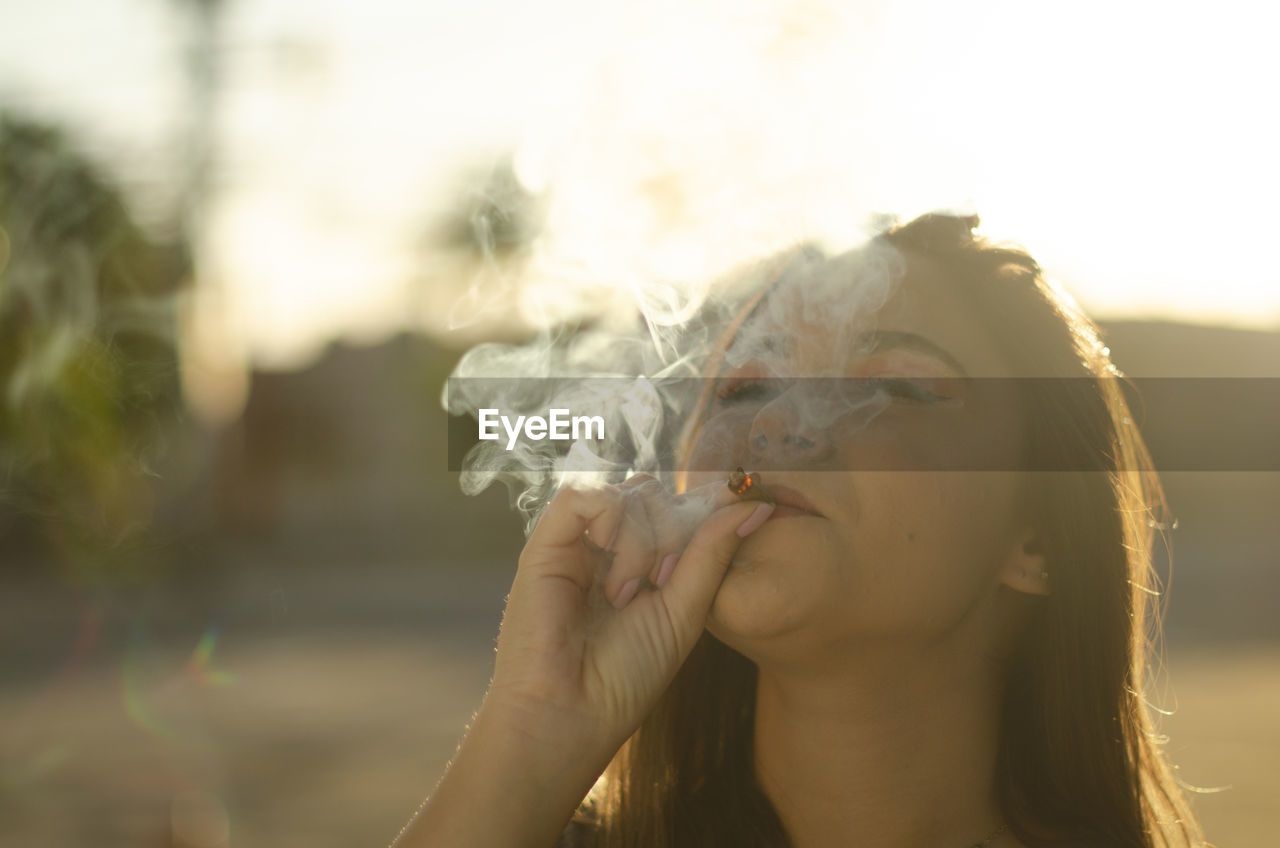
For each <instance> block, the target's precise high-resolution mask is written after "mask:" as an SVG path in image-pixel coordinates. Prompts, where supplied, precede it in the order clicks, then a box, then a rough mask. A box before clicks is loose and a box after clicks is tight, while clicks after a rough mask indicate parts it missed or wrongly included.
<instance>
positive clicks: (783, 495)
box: [766, 485, 824, 521]
mask: <svg viewBox="0 0 1280 848" xmlns="http://www.w3.org/2000/svg"><path fill="white" fill-rule="evenodd" d="M766 489H767V491H768V492H769V494H770V495H771V496H772V497H773V499H774V501H776V502H777V507H776V508H775V509H774V511H773V514H772V515H770V516H769V520H771V521H772V520H774V519H777V518H791V517H794V516H803V515H807V516H810V517H814V518H823V517H824V516H823V515H822V513H821V512H819V511H818V508H817V507H815V506H814V505H813V501H811V500H809V499H808V498H807V497H805V495H804V492H801V491H799V490H798V489H793V488H791V487H790V486H783V485H770V486H767V487H766Z"/></svg>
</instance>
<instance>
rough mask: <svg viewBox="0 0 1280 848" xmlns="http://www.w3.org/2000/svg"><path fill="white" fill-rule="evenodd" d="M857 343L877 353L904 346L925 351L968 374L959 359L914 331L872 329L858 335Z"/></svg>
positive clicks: (962, 374) (966, 375) (908, 348)
mask: <svg viewBox="0 0 1280 848" xmlns="http://www.w3.org/2000/svg"><path fill="white" fill-rule="evenodd" d="M858 343H859V350H865V351H866V352H867V353H879V352H881V351H885V350H897V349H904V348H905V349H907V350H914V351H919V352H920V353H926V354H928V355H929V356H932V357H934V358H935V359H939V360H941V361H942V362H945V363H946V364H948V365H950V366H951V367H952V368H954V369H955V370H956V371H959V372H960V376H962V377H968V376H969V372H968V371H966V370H965V367H964V366H963V365H961V364H960V360H958V359H956V358H955V357H954V356H952V355H951V354H950V353H948V352H947V351H946V350H945V349H943V348H941V347H939V346H938V345H937V344H935V343H933V342H931V341H929V340H928V339H926V338H925V337H924V336H918V335H916V334H915V333H905V332H902V331H900V330H872V331H871V332H868V333H863V334H862V335H860V336H858Z"/></svg>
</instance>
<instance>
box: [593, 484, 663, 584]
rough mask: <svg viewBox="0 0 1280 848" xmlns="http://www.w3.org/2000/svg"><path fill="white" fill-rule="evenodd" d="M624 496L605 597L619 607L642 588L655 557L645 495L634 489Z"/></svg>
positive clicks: (607, 575)
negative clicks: (640, 495) (641, 495)
mask: <svg viewBox="0 0 1280 848" xmlns="http://www.w3.org/2000/svg"><path fill="white" fill-rule="evenodd" d="M623 500H624V502H625V508H624V509H623V511H622V520H621V522H620V523H619V526H618V531H617V536H616V539H615V541H614V543H613V545H612V547H611V549H610V553H611V554H612V555H613V561H612V563H611V564H610V566H609V571H608V573H607V574H606V575H605V580H604V594H605V597H606V598H607V599H608V600H609V602H610V603H611V604H613V605H614V606H615V607H617V608H619V609H621V608H622V607H624V606H626V605H627V603H628V602H629V601H630V600H631V599H632V598H634V597H635V596H636V594H637V593H638V592H639V591H640V589H641V587H642V585H643V584H644V581H645V578H646V576H647V575H648V574H649V573H650V572H651V571H652V569H653V562H654V559H655V557H656V549H655V548H654V535H653V525H652V522H651V520H650V518H649V514H648V511H647V509H646V507H645V500H644V498H642V497H639V496H638V495H637V491H636V490H635V489H632V490H631V491H629V492H625V493H624V497H623Z"/></svg>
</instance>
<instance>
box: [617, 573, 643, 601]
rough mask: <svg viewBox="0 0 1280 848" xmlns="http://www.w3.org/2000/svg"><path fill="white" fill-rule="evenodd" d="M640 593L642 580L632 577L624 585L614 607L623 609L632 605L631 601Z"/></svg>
mask: <svg viewBox="0 0 1280 848" xmlns="http://www.w3.org/2000/svg"><path fill="white" fill-rule="evenodd" d="M639 591H640V578H639V577H632V578H631V579H630V580H628V581H627V582H626V583H623V584H622V591H620V592H618V597H617V598H615V599H614V601H613V606H614V608H615V609H622V608H623V607H625V606H626V605H627V604H629V603H631V599H632V598H634V597H635V596H636V592H639Z"/></svg>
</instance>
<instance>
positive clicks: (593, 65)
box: [0, 0, 1280, 846]
mask: <svg viewBox="0 0 1280 848" xmlns="http://www.w3.org/2000/svg"><path fill="white" fill-rule="evenodd" d="M1255 6H1256V4H1249V3H1244V2H1228V3H1226V4H1218V5H1216V6H1215V7H1213V9H1212V10H1209V9H1207V8H1206V9H1199V8H1191V7H1187V8H1178V9H1170V8H1167V6H1163V5H1157V4H1151V3H1136V2H1125V3H1114V2H1113V3H1106V4H1103V3H1101V2H1096V3H1095V2H1089V3H1084V4H1073V5H1072V6H1070V7H1069V8H1063V9H1059V10H1054V11H1045V10H1044V9H1042V8H1037V7H1036V6H1035V4H1014V3H1012V2H1004V0H986V2H982V3H979V4H977V5H973V4H968V5H964V6H957V5H956V4H946V3H943V2H939V1H938V0H911V2H907V3H894V4H888V3H886V2H879V0H869V2H865V3H853V4H848V3H835V2H823V0H812V2H803V3H780V2H778V3H775V2H767V0H766V1H765V2H754V3H741V2H739V3H727V2H718V0H717V1H716V2H702V3H693V4H690V3H683V4H675V3H657V4H644V5H643V8H641V7H640V6H636V5H635V4H631V5H629V6H628V5H623V4H609V3H585V2H580V0H555V2H553V3H551V4H550V5H547V4H533V5H531V4H517V3H513V2H506V0H501V1H500V0H482V2H477V3H469V4H441V3H434V2H427V3H407V2H401V0H365V2H361V3H354V2H347V0H327V2H321V3H316V2H307V3H304V2H301V0H269V2H252V3H251V2H247V0H64V2H62V3H59V4H57V6H56V8H55V7H53V6H48V5H47V4H46V6H41V5H39V4H23V5H16V4H14V8H12V9H8V10H6V14H5V20H6V24H5V26H4V27H3V28H2V29H0V379H3V390H4V404H5V405H4V407H3V410H2V411H0V425H2V427H0V463H3V464H2V466H0V475H2V476H0V486H2V488H0V632H3V636H4V638H3V639H2V640H0V660H2V665H0V711H2V714H3V715H4V716H5V721H3V722H0V842H3V843H4V844H15V845H29V846H44V845H49V846H53V845H58V846H64V845H94V846H116V845H119V846H126V845H128V846H137V845H146V846H226V845H236V846H239V845H255V844H271V845H276V846H291V845H307V846H322V845H330V844H331V845H335V846H336V845H346V844H354V843H357V842H360V843H369V842H372V843H374V844H377V843H379V842H383V843H385V842H389V841H390V839H391V838H392V837H393V836H394V834H395V832H396V830H397V829H398V828H399V826H400V825H401V824H402V823H403V822H404V821H405V820H406V819H407V817H408V815H409V813H410V812H411V811H412V809H413V808H414V806H415V805H416V804H417V803H418V801H420V800H421V798H422V797H424V796H425V794H426V793H427V792H428V791H429V790H430V789H431V787H432V786H433V785H434V781H435V780H436V779H437V778H438V776H439V774H440V773H441V771H442V769H443V766H444V764H445V763H446V762H447V760H448V758H449V756H450V755H451V753H452V751H453V746H454V744H455V743H456V741H457V738H458V735H459V733H460V731H461V729H462V727H463V724H464V723H465V721H466V720H467V718H468V716H469V715H470V712H471V710H473V709H474V708H475V707H476V706H477V705H478V703H479V698H480V696H481V694H482V693H483V690H484V686H485V683H486V682H487V679H488V674H489V663H490V662H491V653H492V650H491V648H492V639H493V637H494V635H495V634H496V626H497V621H498V615H499V613H500V610H501V606H502V601H503V596H504V594H505V592H506V589H507V586H508V585H509V581H510V578H511V574H512V568H513V563H514V559H515V555H516V553H517V552H518V550H519V546H520V544H521V541H522V535H521V532H520V522H519V520H518V519H517V518H516V517H514V516H513V515H512V514H511V512H510V510H509V508H508V503H507V498H506V493H505V492H502V491H500V490H496V489H490V490H488V491H486V492H485V493H484V494H483V495H482V496H480V497H476V498H466V497H463V496H462V495H461V494H460V492H459V488H458V477H457V474H456V473H450V472H449V471H448V463H447V459H446V445H445V441H446V438H445V435H446V433H447V430H448V427H449V422H448V418H447V416H446V415H445V413H444V411H443V410H442V409H441V405H440V394H441V390H442V385H443V382H444V380H445V378H446V376H447V375H448V374H449V372H450V370H451V369H452V367H453V365H454V363H455V362H456V361H457V359H458V357H459V356H460V355H461V354H462V352H463V351H465V350H466V349H467V348H468V347H470V346H471V345H473V344H475V343H476V342H478V341H481V340H493V339H507V340H516V339H520V338H522V337H524V336H526V335H527V334H528V333H530V332H532V331H533V330H534V329H536V328H538V327H540V326H545V325H547V324H552V323H557V322H562V321H572V320H574V319H575V318H576V317H577V316H580V315H582V314H584V313H586V312H587V311H589V310H591V309H599V308H600V307H601V305H602V304H608V303H610V302H613V301H611V299H614V300H616V301H617V302H629V301H630V300H631V299H632V298H633V296H634V294H635V292H636V291H637V290H638V288H639V287H641V285H642V284H644V283H646V282H649V281H654V280H658V281H678V282H679V283H681V284H687V285H688V287H689V288H688V291H696V290H697V286H698V284H699V283H700V282H701V281H706V280H708V279H711V278H712V277H714V276H715V275H717V274H719V273H721V272H723V271H724V270H725V269H726V268H728V267H730V266H732V265H734V264H736V263H738V262H740V261H742V260H743V259H746V258H750V257H755V256H761V255H764V254H766V253H768V252H770V251H771V250H774V249H776V248H778V247H781V246H784V245H788V244H791V243H793V242H794V241H796V240H797V239H799V238H817V239H820V240H826V241H828V242H829V243H832V244H835V245H839V244H841V243H843V242H848V241H850V240H851V239H852V238H853V237H854V235H855V234H856V233H857V231H858V230H859V228H860V227H861V226H862V225H863V224H864V223H866V222H867V221H868V220H870V219H873V217H874V216H875V215H877V214H879V213H884V212H889V213H896V214H899V215H901V216H902V217H903V218H907V217H910V216H912V215H914V214H916V213H918V212H920V211H924V210H926V209H931V208H938V207H949V208H972V209H974V210H975V211H977V212H978V213H980V214H981V215H982V216H983V219H984V229H985V230H986V231H987V232H989V233H991V234H993V235H995V236H998V237H1008V238H1010V239H1014V240H1017V241H1019V242H1021V243H1023V244H1025V245H1026V246H1027V247H1028V248H1029V249H1030V250H1031V252H1032V253H1033V254H1034V255H1035V256H1036V257H1037V258H1038V259H1040V260H1041V262H1042V263H1043V264H1044V265H1045V266H1046V267H1047V268H1048V269H1049V271H1050V272H1051V274H1052V275H1053V276H1054V277H1055V278H1056V279H1057V280H1058V281H1060V282H1061V283H1062V284H1063V285H1064V286H1065V287H1066V288H1067V289H1068V290H1069V291H1071V292H1072V293H1073V294H1074V295H1075V296H1076V297H1077V298H1078V299H1079V300H1080V301H1081V303H1082V305H1083V306H1084V307H1085V308H1086V310H1087V311H1088V312H1090V314H1092V315H1093V316H1095V317H1096V318H1097V319H1098V320H1099V322H1100V324H1101V325H1102V327H1103V329H1104V332H1105V337H1106V338H1105V340H1106V342H1107V344H1108V345H1109V346H1110V348H1111V351H1112V355H1113V357H1114V359H1115V361H1116V362H1117V364H1118V365H1119V366H1120V368H1121V369H1123V370H1124V371H1125V372H1126V373H1128V374H1130V375H1132V376H1137V377H1143V376H1152V377H1160V376H1167V377H1270V378H1280V271H1278V270H1277V268H1276V266H1275V265H1274V263H1271V262H1268V261H1266V251H1265V246H1267V245H1269V244H1270V243H1271V242H1272V241H1273V239H1274V231H1275V228H1276V224H1277V221H1276V214H1275V212H1274V211H1273V209H1274V198H1275V197H1276V195H1277V191H1278V190H1280V172H1278V170H1277V168H1278V166H1277V164H1276V160H1275V157H1274V156H1273V154H1272V151H1273V150H1274V149H1275V148H1276V147H1278V146H1280V138H1278V137H1277V134H1278V133H1277V127H1276V125H1275V123H1274V121H1273V119H1272V117H1271V115H1270V113H1269V111H1268V110H1267V109H1265V108H1264V107H1263V106H1262V105H1261V104H1264V103H1265V102H1269V99H1270V98H1269V94H1270V92H1269V89H1268V88H1267V85H1266V83H1267V81H1269V80H1271V79H1275V78H1277V76H1280V68H1278V67H1277V62H1278V60H1277V59H1276V55H1275V52H1274V50H1272V49H1271V47H1270V44H1269V42H1268V39H1269V38H1270V35H1269V33H1271V32H1273V31H1274V30H1273V27H1271V26H1269V25H1268V24H1271V23H1274V21H1270V20H1267V19H1266V18H1265V15H1266V14H1268V13H1266V12H1263V11H1261V10H1259V9H1258V8H1255ZM673 285H674V284H673ZM676 288H679V286H676ZM1232 412H1233V411H1232V410H1222V411H1218V410H1207V411H1204V414H1205V415H1207V416H1209V418H1210V419H1212V418H1213V417H1215V416H1219V417H1221V416H1230V415H1231V414H1232ZM1146 416H1147V417H1146V419H1145V422H1146V423H1145V424H1144V432H1145V433H1146V435H1147V437H1148V439H1149V440H1150V441H1151V442H1152V444H1153V446H1155V445H1161V444H1164V445H1177V444H1187V443H1193V442H1194V441H1195V440H1196V439H1197V438H1201V435H1200V434H1201V433H1203V432H1204V429H1203V428H1204V426H1205V419H1204V418H1203V417H1197V415H1195V414H1192V413H1190V412H1188V411H1187V410H1185V409H1164V410H1162V409H1161V408H1159V407H1158V406H1152V407H1148V409H1147V410H1146ZM1242 438H1243V437H1242ZM1247 439H1248V441H1247V444H1245V445H1243V447H1242V449H1244V450H1248V451H1252V452H1254V453H1255V454H1256V455H1257V456H1258V457H1259V467H1270V468H1275V467H1276V452H1277V450H1278V447H1277V445H1280V439H1274V438H1268V436H1267V434H1261V435H1259V434H1257V433H1253V434H1251V435H1249V436H1248V437H1247ZM1164 481H1165V485H1166V487H1167V489H1168V493H1169V498H1170V502H1171V506H1172V510H1173V513H1174V515H1175V516H1176V517H1177V518H1178V522H1179V523H1178V527H1177V529H1176V530H1175V531H1173V532H1172V534H1171V539H1172V543H1173V547H1172V551H1173V569H1172V580H1171V592H1170V594H1169V607H1168V611H1167V618H1166V629H1167V636H1168V642H1167V655H1166V660H1167V668H1166V671H1167V674H1168V677H1167V680H1165V681H1164V683H1163V684H1162V685H1161V686H1160V687H1157V688H1156V689H1155V690H1154V694H1155V696H1156V698H1157V701H1158V704H1157V705H1158V706H1160V707H1162V708H1164V709H1169V710H1174V714H1173V715H1171V716H1169V717H1167V718H1166V719H1165V721H1164V728H1165V730H1166V732H1168V734H1169V735H1170V737H1171V739H1172V741H1171V743H1170V749H1169V750H1170V755H1171V758H1172V759H1173V760H1174V762H1176V763H1179V764H1181V766H1182V769H1181V772H1180V774H1181V775H1182V777H1183V778H1184V779H1185V780H1186V781H1187V782H1188V783H1189V784H1192V785H1195V786H1200V787H1210V788H1216V789H1221V790H1222V791H1219V792H1214V793H1208V794H1200V795H1197V796H1196V797H1195V800H1194V803H1195V805H1196V806H1197V808H1198V809H1199V810H1200V811H1201V813H1202V815H1203V818H1204V822H1205V824H1206V826H1207V828H1208V832H1209V835H1210V837H1211V839H1213V840H1214V841H1215V842H1219V843H1221V844H1265V841H1266V839H1267V837H1268V836H1269V834H1270V819H1271V818H1272V815H1273V814H1274V812H1275V805H1274V801H1273V800H1272V799H1273V798H1274V797H1275V795H1276V792H1277V790H1280V783H1278V782H1277V779H1276V777H1275V774H1274V768H1273V767H1272V763H1273V762H1274V761H1275V760H1276V758H1277V756H1280V730H1277V727H1276V725H1275V723H1274V717H1275V715H1276V714H1277V711H1278V710H1280V625H1277V623H1276V618H1275V615H1274V610H1275V606H1276V601H1277V598H1278V596H1280V592H1278V590H1280V582H1277V576H1276V575H1277V573H1280V572H1278V570H1277V566H1280V561H1278V559H1280V557H1278V552H1280V546H1278V545H1277V543H1276V540H1275V535H1274V523H1275V522H1274V516H1275V515H1276V514H1277V510H1278V508H1280V474H1277V473H1276V472H1274V471H1272V472H1246V471H1230V472H1227V471H1214V472H1184V471H1176V472H1169V473H1166V474H1165V475H1164ZM1163 567H1164V569H1165V572H1166V574H1168V563H1167V562H1166V563H1164V564H1163Z"/></svg>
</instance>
